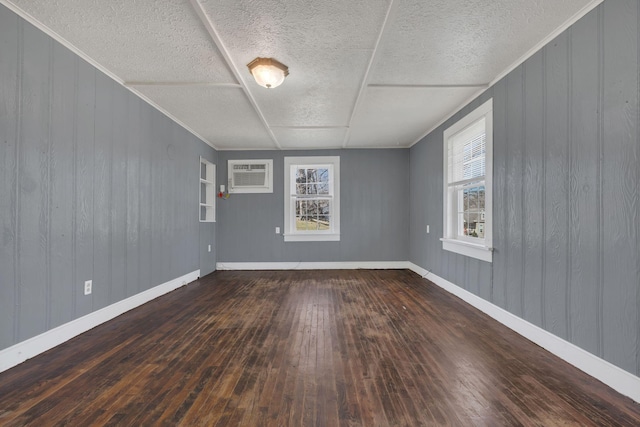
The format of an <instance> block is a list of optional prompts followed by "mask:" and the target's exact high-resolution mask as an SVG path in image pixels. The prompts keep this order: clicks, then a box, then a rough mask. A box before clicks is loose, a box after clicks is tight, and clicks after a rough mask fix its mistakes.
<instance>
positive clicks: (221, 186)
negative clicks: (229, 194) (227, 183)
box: [220, 184, 224, 193]
mask: <svg viewBox="0 0 640 427" xmlns="http://www.w3.org/2000/svg"><path fill="white" fill-rule="evenodd" d="M220 192H221V193H224V184H221V185H220Z"/></svg>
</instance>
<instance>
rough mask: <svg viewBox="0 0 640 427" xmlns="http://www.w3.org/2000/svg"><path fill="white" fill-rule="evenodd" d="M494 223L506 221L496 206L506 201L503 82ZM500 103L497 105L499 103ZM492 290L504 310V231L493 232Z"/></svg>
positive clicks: (502, 85)
mask: <svg viewBox="0 0 640 427" xmlns="http://www.w3.org/2000/svg"><path fill="white" fill-rule="evenodd" d="M493 95H494V102H493V177H494V180H493V200H494V203H493V219H492V221H493V223H495V224H504V223H505V221H506V218H507V212H506V206H505V205H504V204H500V203H498V201H499V200H505V198H506V191H505V190H506V188H507V185H506V179H507V174H506V167H507V165H506V159H507V154H508V146H507V133H506V125H507V106H506V103H505V102H504V100H505V99H506V98H507V85H506V78H504V79H502V80H500V81H499V82H498V83H497V84H496V85H495V87H494V88H493ZM498 101H500V102H498ZM440 203H442V202H440ZM493 247H494V254H493V262H492V267H493V289H492V295H491V302H493V303H494V304H496V305H497V306H498V307H502V308H505V307H506V305H505V304H506V303H505V292H506V290H505V289H506V283H507V252H508V250H509V249H508V248H507V236H506V227H494V230H493Z"/></svg>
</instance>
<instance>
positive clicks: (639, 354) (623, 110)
mask: <svg viewBox="0 0 640 427" xmlns="http://www.w3.org/2000/svg"><path fill="white" fill-rule="evenodd" d="M639 7H640V2H638V1H637V0H619V1H606V2H603V3H602V4H601V5H599V6H598V7H597V8H595V9H594V10H592V11H591V12H589V13H588V14H586V15H585V16H584V17H582V18H581V19H580V20H578V21H577V22H576V23H575V24H574V25H572V26H571V27H570V28H569V29H568V30H566V31H564V32H563V33H561V34H560V35H559V36H558V37H556V38H555V39H554V40H552V41H551V42H550V43H548V44H547V45H546V46H545V47H544V48H542V49H541V50H540V51H539V52H537V53H536V54H534V55H532V56H531V57H530V58H529V59H527V60H526V61H525V62H524V63H523V64H522V65H521V66H519V67H517V68H516V69H514V70H513V71H512V72H510V73H509V74H508V75H507V76H505V77H504V78H503V79H501V80H500V81H499V82H498V83H496V84H495V85H494V86H493V87H492V88H490V89H489V90H488V91H487V93H486V96H491V95H492V96H493V99H494V184H493V185H494V188H493V190H494V193H493V194H494V206H493V221H494V249H495V250H494V255H493V262H492V263H491V264H489V266H490V267H489V268H490V270H489V272H488V274H487V276H488V277H490V278H491V283H490V284H489V285H488V288H489V289H491V290H492V291H491V293H490V294H489V295H488V296H487V295H483V293H482V288H483V286H477V287H476V286H475V285H473V284H472V283H471V282H472V281H473V277H474V275H475V274H476V271H477V266H476V264H474V262H473V261H470V260H465V259H464V257H456V256H452V255H451V254H450V253H447V252H446V251H442V249H441V247H440V246H438V245H433V250H431V251H424V249H423V246H422V245H420V244H418V243H415V242H414V240H415V239H418V238H419V237H416V236H419V232H420V231H421V230H414V228H415V227H416V226H417V224H421V223H420V221H418V220H417V219H416V218H415V216H420V215H430V214H429V212H431V211H439V212H442V201H441V196H440V195H438V197H434V196H435V194H433V193H428V195H423V194H421V192H420V186H419V183H415V184H413V183H412V184H413V185H412V187H411V195H410V198H411V199H412V200H413V199H417V200H416V201H415V202H412V210H411V215H412V218H411V227H412V230H411V239H412V244H411V245H410V250H411V253H410V257H411V260H412V262H416V261H417V262H424V264H425V265H424V266H423V268H425V269H429V267H431V266H432V265H434V263H436V262H437V264H435V265H440V271H438V270H437V269H434V270H433V272H434V273H435V274H437V275H439V276H442V277H443V279H445V280H447V281H450V282H452V283H455V285H457V286H459V287H461V288H463V289H467V290H469V291H471V292H472V293H473V294H476V292H477V294H476V295H478V296H480V297H482V298H484V299H487V300H489V301H490V302H492V303H493V304H495V305H496V306H498V307H502V308H505V309H506V310H507V311H509V312H510V313H511V314H514V315H516V316H519V317H522V318H524V319H525V320H527V321H529V322H531V323H533V324H535V325H539V326H540V327H542V328H543V329H544V330H546V331H547V332H550V333H551V334H553V335H555V336H557V337H559V338H562V339H565V340H567V341H569V342H571V343H573V344H575V345H577V346H578V347H580V348H582V349H584V350H586V351H588V352H590V353H592V354H594V355H596V356H598V357H601V358H603V359H604V360H606V361H608V362H610V363H612V364H614V365H615V366H617V367H619V368H621V369H624V370H625V371H628V372H630V373H632V374H634V375H638V374H640V348H639V347H640V236H639V235H638V226H639V224H638V217H639V216H640V200H639V194H638V193H639V191H640V176H639V175H640V135H639V129H638V126H639V123H640V108H639V97H640V77H639V71H638V70H640V28H639V25H640V24H639V18H640V16H639V12H638V8H639ZM483 96H485V95H483ZM476 101H477V100H476ZM476 101H473V102H471V103H470V104H469V105H467V106H466V107H465V108H463V109H462V110H461V111H460V112H458V113H456V114H455V115H454V116H453V117H452V118H451V119H449V120H447V121H446V122H445V123H443V124H442V125H441V126H440V127H439V128H438V129H436V130H435V131H434V132H432V133H430V134H429V135H427V136H426V137H425V138H424V139H423V141H421V142H420V143H418V144H416V145H414V146H413V147H412V148H411V167H412V168H413V167H416V166H414V165H422V164H424V163H423V162H426V159H427V158H428V156H430V155H431V154H432V153H433V152H434V148H433V147H436V146H438V144H440V145H441V144H442V132H443V131H444V130H445V129H446V128H447V127H449V126H451V125H452V124H453V123H454V122H455V121H456V120H459V119H460V118H461V117H463V116H464V115H465V114H468V113H469V112H470V111H472V110H473V108H474V106H475V103H476ZM436 166H437V165H436V164H430V167H429V168H428V170H427V171H425V172H424V173H423V174H422V175H420V174H415V173H414V172H413V171H412V176H414V177H415V178H414V179H425V178H426V179H427V180H431V179H436V178H437V177H438V176H439V175H440V174H441V173H442V169H440V168H436ZM417 167H420V166H417ZM436 191H439V192H441V191H442V189H441V188H440V189H439V190H434V193H435V192H436ZM425 197H427V198H426V200H425V199H424V198H425ZM432 207H433V209H432ZM428 220H429V221H432V219H431V218H429V219H428Z"/></svg>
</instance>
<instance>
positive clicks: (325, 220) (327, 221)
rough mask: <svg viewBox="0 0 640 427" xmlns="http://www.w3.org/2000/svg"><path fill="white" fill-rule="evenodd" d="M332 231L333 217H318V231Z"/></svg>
mask: <svg viewBox="0 0 640 427" xmlns="http://www.w3.org/2000/svg"><path fill="white" fill-rule="evenodd" d="M329 229H331V217H330V216H328V215H320V216H319V217H318V230H329Z"/></svg>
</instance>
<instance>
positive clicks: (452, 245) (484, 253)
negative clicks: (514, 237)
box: [440, 238, 493, 262]
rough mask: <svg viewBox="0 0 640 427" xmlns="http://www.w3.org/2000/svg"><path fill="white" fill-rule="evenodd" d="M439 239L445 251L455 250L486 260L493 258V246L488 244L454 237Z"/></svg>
mask: <svg viewBox="0 0 640 427" xmlns="http://www.w3.org/2000/svg"><path fill="white" fill-rule="evenodd" d="M440 240H441V241H442V249H444V250H445V251H450V252H455V253H457V254H460V255H464V256H468V257H472V258H476V259H479V260H481V261H486V262H492V260H493V248H490V247H488V246H485V245H479V244H477V243H470V242H465V241H462V240H455V239H445V238H442V239H440Z"/></svg>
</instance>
